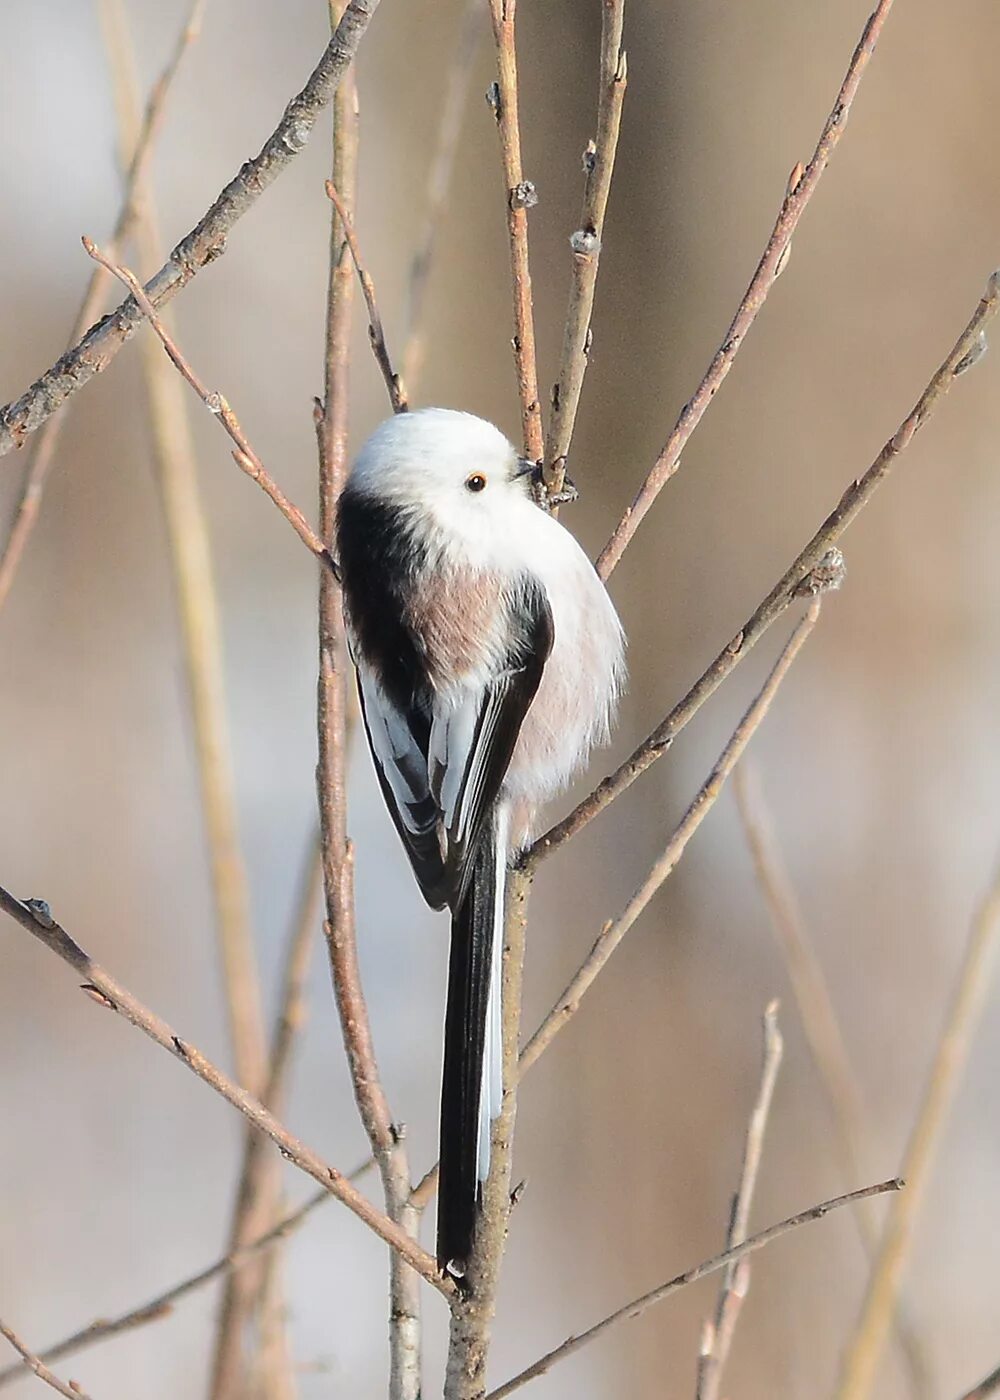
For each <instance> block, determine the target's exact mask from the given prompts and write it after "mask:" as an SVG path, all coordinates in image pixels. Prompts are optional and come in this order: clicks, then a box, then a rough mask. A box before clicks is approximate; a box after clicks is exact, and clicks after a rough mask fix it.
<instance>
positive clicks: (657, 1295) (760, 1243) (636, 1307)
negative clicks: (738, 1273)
mask: <svg viewBox="0 0 1000 1400" xmlns="http://www.w3.org/2000/svg"><path fill="white" fill-rule="evenodd" d="M904 1185H905V1182H904V1181H903V1180H902V1179H901V1178H900V1177H893V1179H892V1180H891V1181H880V1182H878V1183H877V1185H875V1186H864V1187H862V1188H861V1190H860V1191H849V1192H848V1193H847V1195H846V1196H834V1197H833V1198H832V1199H831V1200H829V1201H823V1202H821V1204H820V1205H818V1206H813V1207H812V1208H811V1209H810V1210H804V1211H800V1212H799V1214H798V1215H790V1216H789V1217H788V1218H787V1219H786V1220H782V1221H780V1222H779V1223H778V1224H777V1225H770V1226H768V1228H767V1229H766V1230H761V1231H760V1233H759V1234H756V1235H751V1236H750V1238H749V1239H748V1240H744V1241H743V1243H742V1244H738V1245H736V1246H735V1247H734V1248H733V1249H726V1250H723V1252H722V1253H721V1254H716V1255H715V1256H714V1257H713V1258H712V1259H707V1260H706V1261H705V1262H704V1263H703V1264H697V1265H696V1266H695V1267H694V1268H693V1269H688V1270H687V1271H686V1272H685V1273H683V1274H678V1275H677V1277H676V1278H672V1279H670V1280H669V1282H667V1283H662V1284H660V1286H659V1288H654V1289H653V1290H652V1292H650V1293H644V1294H643V1295H642V1297H641V1298H635V1299H633V1300H632V1302H631V1303H626V1304H625V1306H624V1307H621V1308H619V1309H618V1310H617V1311H616V1312H613V1313H611V1314H610V1316H608V1317H605V1318H603V1319H602V1320H601V1321H600V1322H596V1323H595V1324H594V1326H593V1327H589V1328H588V1329H587V1331H586V1332H581V1333H580V1334H579V1335H578V1336H575V1337H569V1338H567V1340H566V1341H565V1342H563V1344H562V1345H561V1346H558V1347H555V1348H554V1350H552V1351H550V1352H547V1353H546V1354H545V1356H542V1357H540V1358H539V1359H538V1360H537V1361H535V1362H533V1363H532V1365H530V1366H528V1367H526V1368H525V1370H523V1371H520V1372H519V1373H518V1374H517V1375H516V1376H514V1377H512V1378H511V1379H510V1380H509V1381H505V1382H504V1384H503V1385H501V1386H498V1387H497V1389H496V1390H491V1391H490V1393H489V1395H487V1396H486V1400H504V1397H505V1396H507V1395H512V1394H513V1393H514V1391H515V1390H519V1389H520V1387H521V1386H522V1385H526V1384H527V1383H528V1381H533V1380H535V1379H536V1378H537V1377H538V1376H542V1375H544V1374H545V1372H546V1371H548V1370H549V1368H550V1367H552V1366H554V1365H555V1364H556V1362H557V1361H563V1360H565V1358H566V1357H567V1356H572V1355H573V1353H574V1352H577V1351H579V1350H580V1349H581V1347H585V1346H587V1345H588V1344H589V1343H590V1342H593V1341H596V1340H597V1338H598V1337H601V1336H603V1335H604V1334H605V1333H606V1332H609V1331H610V1330H611V1328H612V1327H616V1326H617V1325H618V1323H619V1322H625V1321H626V1319H628V1318H631V1317H639V1316H640V1315H641V1314H642V1313H644V1312H646V1311H647V1309H648V1308H651V1307H653V1306H654V1305H655V1304H657V1303H662V1302H663V1301H664V1300H665V1299H667V1298H669V1297H670V1296H671V1294H673V1293H677V1292H679V1291H680V1289H682V1288H687V1287H688V1285H689V1284H692V1283H697V1282H698V1280H699V1279H703V1278H705V1277H706V1276H707V1275H708V1274H714V1273H717V1272H718V1270H719V1269H724V1268H726V1267H727V1266H728V1265H730V1264H734V1263H736V1262H737V1260H739V1259H743V1258H744V1257H745V1256H746V1255H748V1254H753V1253H755V1252H756V1251H757V1250H758V1249H763V1248H764V1246H765V1245H767V1244H770V1243H771V1241H772V1240H776V1239H778V1238H780V1236H782V1235H787V1234H788V1232H789V1231H790V1230H796V1229H798V1227H799V1226H800V1225H808V1224H809V1223H810V1221H813V1220H822V1219H823V1217H824V1216H826V1215H829V1214H830V1212H831V1211H834V1210H839V1209H840V1207H841V1206H848V1205H853V1204H854V1203H855V1202H856V1201H864V1200H867V1199H868V1197H869V1196H881V1195H883V1194H884V1193H885V1192H886V1191H900V1190H902V1189H903V1186H904Z"/></svg>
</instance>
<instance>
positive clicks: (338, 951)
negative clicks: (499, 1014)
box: [316, 0, 420, 1400]
mask: <svg viewBox="0 0 1000 1400" xmlns="http://www.w3.org/2000/svg"><path fill="white" fill-rule="evenodd" d="M329 4H330V21H331V25H333V26H334V27H335V26H336V24H337V22H338V20H339V18H340V14H341V12H342V11H343V8H344V6H343V3H342V0H329ZM357 152H358V108H357V91H356V87H355V83H354V77H353V70H352V72H351V73H350V74H349V76H348V79H347V80H346V81H345V82H344V83H342V84H341V87H340V89H339V90H338V92H337V94H336V97H335V99H334V137H333V170H332V183H333V186H334V188H335V189H336V190H337V192H338V196H339V198H340V200H341V201H342V207H343V210H344V212H345V214H346V215H347V217H348V218H349V217H350V214H351V211H352V209H353V206H354V198H355V189H356V183H357ZM353 293H354V281H353V268H352V265H351V255H350V250H349V247H348V243H347V238H346V231H345V225H344V222H343V220H342V219H341V217H340V214H339V213H338V212H337V209H336V207H334V208H333V210H332V212H331V228H330V275H329V285H328V294H327V326H326V352H325V371H324V391H323V402H322V404H321V405H318V406H317V412H316V435H317V441H318V445H319V472H320V478H319V479H320V531H321V534H322V536H323V539H324V541H325V542H326V544H327V545H328V546H329V545H331V544H332V540H333V531H334V521H335V516H336V504H337V499H338V497H339V495H340V492H341V491H342V489H343V486H344V481H345V479H346V476H347V469H348V457H347V430H348V370H349V356H350V322H351V309H352V305H353ZM319 613H320V622H319V690H318V729H319V765H318V768H317V786H318V796H319V811H320V829H321V844H322V853H323V879H324V886H325V892H326V923H325V925H324V932H325V934H326V941H327V949H328V953H329V959H330V971H331V977H332V980H333V989H334V995H335V997H336V1001H337V1010H338V1012H339V1015H340V1024H341V1030H342V1032H343V1037H344V1046H345V1049H346V1052H347V1059H348V1065H349V1068H350V1074H351V1082H352V1085H353V1088H354V1097H355V1101H356V1103H357V1106H358V1112H359V1114H360V1117H361V1121H362V1123H363V1124H364V1128H365V1131H366V1133H367V1134H368V1140H369V1142H370V1143H371V1147H372V1154H373V1156H374V1158H375V1161H376V1164H377V1166H378V1169H379V1174H380V1176H381V1178H382V1188H383V1191H384V1194H385V1203H386V1211H387V1213H388V1214H389V1215H390V1216H391V1217H392V1219H393V1220H395V1221H396V1223H397V1224H399V1225H401V1226H402V1227H403V1228H404V1229H405V1230H406V1231H407V1232H408V1233H409V1234H411V1235H413V1236H415V1235H416V1232H417V1225H418V1223H419V1212H418V1211H417V1210H415V1209H414V1208H413V1207H411V1205H410V1204H409V1197H410V1179H409V1168H408V1165H407V1161H406V1152H405V1149H404V1147H403V1143H402V1140H401V1134H400V1133H399V1132H398V1130H397V1128H396V1125H395V1124H394V1123H393V1120H392V1115H391V1113H390V1111H389V1105H388V1101H387V1100H386V1096H385V1093H384V1090H383V1088H382V1083H381V1079H380V1077H379V1071H378V1065H377V1063H376V1059H375V1050H374V1046H373V1043H372V1036H371V1026H370V1023H369V1020H368V1008H367V1005H366V1003H365V998H364V992H363V990H362V986H361V974H360V968H359V965H358V949H357V936H356V926H355V906H354V857H353V851H352V848H351V844H350V841H349V839H348V835H347V774H346V761H347V749H346V734H347V677H348V672H349V669H350V661H349V658H348V654H347V638H346V634H345V631H344V622H343V616H342V613H341V603H340V593H339V589H338V588H337V585H336V581H335V580H334V578H333V576H332V573H331V572H330V570H324V571H323V577H322V578H321V580H320V605H319ZM389 1270H390V1279H389V1288H390V1313H389V1369H390V1378H389V1394H390V1397H391V1400H419V1396H420V1287H419V1279H418V1277H417V1275H416V1274H415V1273H414V1272H413V1270H412V1269H410V1268H409V1267H408V1266H407V1265H406V1264H405V1263H404V1262H403V1261H402V1260H401V1259H400V1257H399V1256H398V1254H397V1253H396V1252H395V1251H394V1250H393V1251H391V1253H390V1261H389Z"/></svg>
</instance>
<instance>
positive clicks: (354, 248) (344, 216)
mask: <svg viewBox="0 0 1000 1400" xmlns="http://www.w3.org/2000/svg"><path fill="white" fill-rule="evenodd" d="M326 193H327V198H328V199H330V200H332V202H333V205H334V208H335V209H336V211H337V215H338V217H339V219H340V222H341V225H342V227H343V230H344V238H345V240H346V242H347V246H348V248H349V249H350V250H351V258H352V260H353V262H354V266H355V268H356V269H357V273H358V281H359V282H360V283H361V291H362V293H363V294H364V298H365V305H366V306H367V308H368V339H369V340H370V341H371V347H372V354H373V355H374V356H375V363H376V364H377V365H378V367H379V369H380V370H381V371H382V378H383V379H384V380H385V387H386V389H387V391H388V394H389V402H390V404H391V405H392V411H393V413H406V411H407V410H408V409H409V407H410V403H409V400H408V398H407V397H406V389H405V388H404V387H403V381H402V379H401V378H400V376H399V375H398V374H397V373H396V371H395V370H394V369H393V367H392V360H391V358H390V356H389V347H388V345H386V343H385V330H384V328H383V326H382V317H381V316H380V315H379V309H378V302H377V301H376V299H375V283H374V282H373V281H372V276H371V273H370V272H369V271H368V269H367V267H366V266H365V264H364V262H363V261H362V258H361V248H360V246H359V245H358V239H357V235H356V234H355V232H354V225H353V224H352V222H351V218H350V215H349V214H348V212H347V210H346V209H345V208H344V203H343V200H342V199H341V198H340V195H339V194H338V193H337V187H336V185H335V184H334V183H333V181H332V180H327V182H326Z"/></svg>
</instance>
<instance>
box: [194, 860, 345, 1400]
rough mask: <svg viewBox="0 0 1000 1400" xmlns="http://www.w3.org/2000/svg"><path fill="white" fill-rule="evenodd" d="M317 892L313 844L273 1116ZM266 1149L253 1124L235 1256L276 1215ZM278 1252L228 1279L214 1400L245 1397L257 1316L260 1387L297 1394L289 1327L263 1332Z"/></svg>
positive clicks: (279, 1025) (289, 959) (270, 1097)
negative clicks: (287, 1333)
mask: <svg viewBox="0 0 1000 1400" xmlns="http://www.w3.org/2000/svg"><path fill="white" fill-rule="evenodd" d="M320 889H321V871H320V859H319V843H318V841H314V843H313V845H312V846H311V847H310V850H309V854H308V857H307V861H306V869H305V871H304V873H303V876H302V883H301V888H300V891H299V897H298V899H297V901H296V907H295V912H294V916H293V919H292V924H291V928H290V931H289V935H288V941H287V944H286V949H285V957H284V961H283V968H282V976H281V996H280V999H279V1002H278V1011H277V1015H276V1017H275V1022H274V1029H273V1031H272V1033H271V1042H270V1050H269V1053H268V1059H267V1070H266V1077H265V1082H264V1087H263V1090H262V1092H261V1103H262V1104H263V1106H264V1107H265V1108H266V1109H267V1110H268V1112H269V1113H273V1114H274V1115H275V1117H278V1116H280V1114H281V1113H282V1111H283V1108H284V1102H285V1097H286V1090H287V1085H288V1075H289V1071H290V1069H291V1062H292V1047H293V1045H294V1042H295V1037H296V1035H297V1033H298V1031H299V1030H300V1029H301V1026H302V1023H303V1020H304V1009H303V996H304V989H305V981H306V976H307V973H308V969H309V959H310V955H311V953H312V948H313V940H314V938H315V936H316V933H317V930H318V925H319V896H320ZM265 1148H266V1139H265V1138H263V1137H262V1136H261V1134H260V1133H258V1132H256V1131H255V1130H254V1129H253V1128H251V1127H248V1128H247V1132H246V1136H245V1138H244V1142H243V1160H242V1162H241V1165H240V1179H239V1184H238V1186H237V1190H236V1201H235V1204H234V1208H233V1218H232V1223H231V1225H230V1229H229V1250H230V1253H231V1254H238V1253H239V1251H240V1250H241V1249H242V1248H243V1247H245V1246H246V1245H247V1244H248V1243H249V1242H251V1241H253V1240H254V1239H257V1238H259V1237H261V1236H262V1235H263V1234H265V1233H266V1232H267V1231H268V1230H269V1229H270V1228H271V1227H272V1225H273V1223H274V1220H275V1218H276V1217H277V1215H278V1212H279V1190H280V1179H279V1176H278V1173H277V1170H276V1169H277V1167H278V1166H279V1165H280V1164H279V1163H278V1162H276V1160H275V1158H274V1154H273V1153H269V1152H267V1151H266V1150H265ZM276 1255H277V1250H271V1251H268V1252H267V1253H266V1254H265V1255H264V1256H263V1257H262V1258H260V1259H259V1260H258V1261H257V1262H256V1263H255V1264H254V1266H253V1267H252V1268H244V1269H239V1270H236V1271H235V1272H232V1273H230V1274H229V1276H228V1277H227V1279H226V1287H225V1290H224V1292H223V1296H222V1300H221V1303H220V1306H219V1315H218V1321H217V1323H216V1336H215V1347H214V1352H213V1357H212V1379H211V1385H210V1388H209V1395H210V1396H212V1397H213V1400H242V1397H243V1396H244V1395H245V1392H246V1356H245V1351H246V1343H247V1334H248V1332H249V1330H250V1327H251V1325H252V1323H253V1322H254V1320H255V1319H256V1321H257V1324H258V1343H259V1345H258V1350H257V1355H256V1357H255V1363H256V1367H257V1370H258V1371H259V1372H260V1373H261V1374H260V1380H261V1383H262V1389H263V1390H264V1392H265V1393H266V1394H267V1395H268V1396H269V1397H270V1400H281V1396H282V1395H283V1394H285V1395H287V1394H290V1393H292V1392H291V1381H290V1376H291V1364H290V1363H291V1359H290V1357H289V1356H288V1351H287V1337H286V1336H285V1333H284V1329H283V1328H282V1329H280V1336H278V1335H276V1334H275V1332H276V1329H275V1327H274V1325H272V1326H271V1335H270V1337H269V1338H268V1345H267V1346H265V1344H264V1337H263V1335H262V1333H263V1320H264V1312H265V1295H267V1304H268V1309H267V1311H268V1318H267V1320H268V1322H269V1323H271V1324H274V1322H275V1314H278V1313H280V1312H281V1311H282V1306H281V1303H280V1300H279V1299H278V1298H277V1297H276V1296H275V1293H274V1291H273V1289H270V1288H269V1287H268V1266H269V1265H270V1264H271V1262H272V1261H273V1260H274V1259H275V1257H276Z"/></svg>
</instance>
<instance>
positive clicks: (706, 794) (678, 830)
mask: <svg viewBox="0 0 1000 1400" xmlns="http://www.w3.org/2000/svg"><path fill="white" fill-rule="evenodd" d="M819 605H820V600H819V598H815V599H814V600H813V602H812V604H811V606H810V608H809V610H808V612H807V613H806V614H805V616H804V617H803V618H802V619H801V621H800V622H799V624H798V625H797V627H796V628H795V630H794V631H793V632H792V635H791V636H790V637H789V639H788V641H787V642H786V643H785V646H784V648H783V649H782V652H781V655H780V656H779V657H778V660H777V661H776V662H775V664H774V666H773V668H772V670H771V672H770V674H769V675H768V677H767V680H766V681H765V682H764V685H763V687H762V688H761V690H760V691H759V693H758V694H757V696H756V698H755V699H754V701H753V703H752V705H751V706H750V708H749V709H748V710H747V712H746V714H744V716H743V718H742V719H741V720H740V723H739V724H738V725H737V727H736V730H735V731H734V733H733V734H732V736H731V738H730V740H729V742H728V743H727V744H726V747H725V748H724V749H723V751H722V753H721V754H720V755H719V758H718V760H717V762H716V764H715V766H714V767H713V769H712V771H711V773H710V774H709V775H708V777H707V778H706V779H705V782H704V783H703V784H702V786H701V788H700V789H699V790H698V793H697V795H696V797H695V798H694V800H693V801H692V803H691V805H690V806H689V807H688V809H687V811H686V812H685V814H684V816H683V817H682V818H681V820H680V822H679V824H678V825H677V826H676V827H675V828H674V830H673V832H672V833H671V835H670V838H669V839H668V841H667V844H666V846H665V847H664V850H663V852H662V854H661V855H660V856H659V857H658V858H657V860H656V862H655V864H654V865H653V867H652V869H651V870H650V871H649V874H648V875H647V876H646V878H645V880H644V881H643V882H642V884H641V885H640V886H639V888H638V889H637V890H636V892H635V894H634V895H633V896H632V898H631V899H630V900H629V902H628V904H627V905H626V906H625V909H624V910H623V911H622V913H621V914H619V916H618V918H617V919H610V920H609V921H608V922H607V923H606V924H605V925H604V927H603V929H602V930H601V932H600V934H599V935H598V937H597V941H596V942H595V943H594V946H593V947H592V948H591V950H590V953H589V954H588V955H587V957H586V959H585V960H584V962H583V964H582V965H581V966H580V967H579V968H578V970H577V972H576V974H575V975H574V977H573V979H572V980H571V982H570V983H569V985H568V986H567V987H566V989H565V991H564V992H563V994H562V996H561V997H560V998H559V1000H558V1001H557V1002H556V1004H555V1006H554V1007H553V1008H552V1010H551V1011H550V1012H549V1013H548V1015H547V1016H546V1017H545V1019H544V1020H543V1021H542V1023H541V1025H539V1026H538V1028H537V1030H536V1031H535V1033H534V1035H533V1036H532V1037H531V1039H530V1040H529V1041H528V1042H527V1044H526V1045H525V1046H524V1049H523V1050H522V1051H521V1053H520V1057H519V1059H518V1067H517V1077H518V1080H520V1079H522V1078H523V1077H524V1075H525V1074H527V1072H528V1070H529V1069H531V1067H532V1065H533V1064H534V1063H535V1061H536V1060H538V1059H539V1058H540V1057H541V1056H542V1055H543V1054H544V1053H545V1051H546V1050H547V1049H548V1048H549V1046H550V1045H551V1043H552V1041H553V1040H554V1039H555V1038H556V1036H557V1035H558V1034H559V1032H560V1031H561V1030H562V1028H563V1026H564V1025H565V1024H566V1022H567V1021H568V1020H569V1019H570V1018H571V1017H572V1016H574V1015H575V1014H576V1011H577V1009H578V1008H579V1005H580V1001H581V999H582V997H583V996H584V994H585V993H586V992H587V991H588V990H589V988H590V986H591V984H592V983H593V981H594V979H595V978H596V977H597V975H598V973H599V972H600V971H601V969H602V968H603V967H604V965H605V963H606V962H607V961H608V959H609V958H610V957H611V954H612V953H613V952H614V951H615V949H616V948H617V947H618V944H619V943H620V942H621V940H622V939H623V938H624V937H625V935H626V933H627V932H628V931H629V929H630V928H631V927H632V925H633V924H634V923H635V921H636V920H637V919H638V918H639V916H640V914H641V913H642V912H643V910H644V909H645V908H646V906H647V905H648V904H649V901H650V900H651V899H652V898H653V896H654V894H655V893H656V891H657V890H658V889H659V888H660V886H661V885H662V884H663V882H664V880H665V879H666V878H667V876H668V875H669V874H670V872H671V871H672V870H673V868H674V866H675V865H676V864H677V862H678V861H679V860H680V858H681V856H682V855H683V854H684V850H685V848H686V846H687V844H688V842H689V841H690V839H691V837H692V836H693V835H694V833H695V832H696V831H697V829H698V827H699V826H700V825H701V823H702V822H703V821H704V820H705V818H706V817H707V816H708V814H709V812H710V811H711V809H712V807H713V806H714V805H715V802H716V799H717V798H718V796H719V794H720V792H721V791H722V788H723V786H724V784H725V782H726V779H727V777H728V776H729V774H730V773H731V772H732V770H733V768H734V767H735V766H736V764H737V763H738V762H739V759H740V755H741V754H742V753H743V751H744V750H745V749H746V746H747V744H748V743H749V742H750V739H751V738H752V736H753V734H754V732H755V731H756V729H757V728H758V726H759V725H760V724H761V722H762V721H763V719H764V716H765V715H766V714H767V712H768V710H769V708H770V706H771V703H772V701H773V700H774V697H775V694H776V693H777V690H778V687H779V686H780V685H781V682H782V681H783V680H784V678H785V676H786V675H787V673H788V671H789V669H790V667H791V665H792V663H793V661H794V660H795V658H796V656H797V655H798V653H799V651H800V650H801V648H802V646H803V644H804V642H805V640H806V638H807V637H808V635H809V633H810V632H811V631H812V629H813V627H814V626H815V625H816V620H817V618H818V616H819ZM518 873H523V874H525V875H530V873H531V872H530V868H528V869H524V868H522V871H520V872H518ZM524 889H525V890H526V889H527V884H525V886H524ZM436 1189H437V1167H436V1166H434V1167H432V1168H431V1169H430V1171H428V1172H427V1173H426V1175H425V1176H424V1177H423V1178H422V1179H421V1180H420V1181H419V1182H418V1184H417V1185H416V1186H415V1187H414V1189H413V1195H412V1198H411V1199H412V1200H413V1201H414V1203H415V1204H416V1205H419V1206H421V1207H423V1206H425V1205H426V1204H427V1202H428V1201H429V1200H430V1198H431V1196H432V1195H433V1194H434V1192H435V1190H436Z"/></svg>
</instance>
